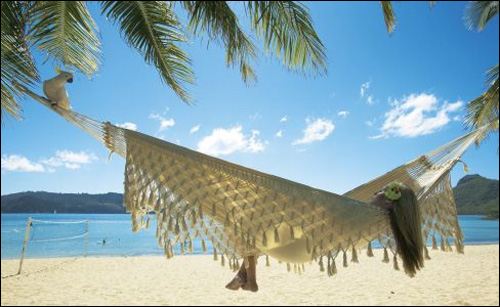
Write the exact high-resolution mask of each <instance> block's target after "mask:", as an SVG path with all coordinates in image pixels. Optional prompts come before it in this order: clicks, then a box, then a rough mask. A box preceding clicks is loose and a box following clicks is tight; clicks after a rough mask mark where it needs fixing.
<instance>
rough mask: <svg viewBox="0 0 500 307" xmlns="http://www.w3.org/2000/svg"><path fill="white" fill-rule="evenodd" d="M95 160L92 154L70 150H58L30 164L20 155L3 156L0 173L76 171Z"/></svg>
mask: <svg viewBox="0 0 500 307" xmlns="http://www.w3.org/2000/svg"><path fill="white" fill-rule="evenodd" d="M96 160H97V157H96V156H95V155H94V154H93V153H86V152H84V151H80V152H73V151H70V150H58V151H57V152H56V155H55V156H53V157H50V158H48V159H41V160H40V161H39V162H36V163H35V162H32V161H30V160H29V159H28V158H26V157H24V156H21V155H3V156H2V171H6V172H39V173H42V172H49V173H52V172H55V170H56V168H58V167H65V168H67V169H72V170H74V169H78V168H80V167H81V166H82V165H83V164H89V163H92V162H94V161H96Z"/></svg>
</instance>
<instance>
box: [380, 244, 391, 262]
mask: <svg viewBox="0 0 500 307" xmlns="http://www.w3.org/2000/svg"><path fill="white" fill-rule="evenodd" d="M382 262H383V263H389V262H390V261H389V253H388V252H387V247H384V259H382Z"/></svg>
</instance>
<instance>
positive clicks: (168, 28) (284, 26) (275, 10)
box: [1, 1, 326, 121]
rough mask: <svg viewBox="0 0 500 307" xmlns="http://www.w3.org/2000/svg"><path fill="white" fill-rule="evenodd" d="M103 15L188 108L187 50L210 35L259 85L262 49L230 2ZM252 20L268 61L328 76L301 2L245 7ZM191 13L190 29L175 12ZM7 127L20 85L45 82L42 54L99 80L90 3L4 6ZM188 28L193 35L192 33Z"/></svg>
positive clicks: (139, 5)
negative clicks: (38, 58) (191, 39)
mask: <svg viewBox="0 0 500 307" xmlns="http://www.w3.org/2000/svg"><path fill="white" fill-rule="evenodd" d="M98 4H99V5H100V12H101V14H102V15H104V16H105V17H106V18H107V19H108V20H110V21H111V22H113V23H115V24H117V25H118V27H119V28H120V33H121V35H122V37H123V39H124V40H125V41H126V42H127V43H128V45H129V46H130V47H131V48H133V49H135V50H137V51H138V52H139V53H140V54H141V55H142V57H143V58H144V60H145V62H146V63H148V64H150V65H154V66H155V67H156V69H157V70H158V72H159V74H160V77H161V79H162V80H163V81H164V82H165V83H166V84H167V85H168V86H169V87H170V88H171V89H172V90H173V91H174V92H175V93H176V94H177V95H178V96H179V97H180V98H181V99H182V100H183V101H184V102H186V103H189V102H192V101H193V99H192V98H191V97H190V95H189V93H188V91H187V89H186V86H187V85H189V84H193V83H194V73H193V70H192V67H191V61H190V58H189V56H188V54H187V53H186V52H185V51H184V50H183V49H182V47H183V45H184V44H186V43H187V42H188V35H189V34H192V35H193V36H202V35H206V36H207V37H208V39H209V41H215V42H218V43H220V44H222V45H223V46H224V47H225V51H226V65H227V66H230V67H234V66H237V67H239V70H240V73H241V76H242V79H243V80H244V81H245V82H246V83H249V82H252V81H255V80H256V74H255V71H254V70H253V68H252V64H253V62H255V61H256V60H257V58H258V48H257V47H256V45H255V44H254V42H253V41H252V39H251V38H250V37H249V36H248V35H247V34H246V33H245V32H244V31H243V30H242V27H241V24H240V21H239V19H238V17H237V15H236V14H235V13H234V11H233V10H232V8H231V7H230V5H229V4H228V3H227V2H226V1H98ZM243 7H244V12H245V13H246V16H247V19H248V21H249V23H250V29H251V31H252V32H253V33H254V36H255V37H256V38H257V39H259V40H261V41H262V42H263V46H264V48H265V52H266V55H272V56H275V57H277V58H279V59H281V61H282V63H283V65H284V66H286V67H287V68H289V69H290V70H293V71H299V72H301V73H304V74H307V75H311V74H313V75H316V74H323V73H326V51H325V47H324V46H323V44H322V42H321V40H320V39H319V37H318V35H317V33H316V31H315V30H314V28H313V25H312V21H311V17H310V15H309V13H308V10H307V8H306V7H305V6H304V5H303V4H301V3H298V2H293V1H245V2H243ZM176 9H179V10H181V9H182V10H184V11H186V12H187V17H188V25H187V27H184V26H183V25H182V23H181V22H180V19H179V18H178V17H177V15H176V13H175V10H176ZM1 10H2V15H1V33H2V37H1V39H2V50H1V81H2V82H1V87H2V94H1V99H2V103H1V105H2V121H3V119H4V117H5V115H7V114H10V115H12V116H14V117H16V118H19V116H20V105H19V103H18V101H17V100H16V97H19V96H20V95H21V93H20V92H19V91H18V89H17V88H16V86H15V84H16V83H18V84H20V85H22V86H25V87H33V86H35V85H38V84H39V82H40V78H39V74H38V70H37V66H36V63H35V61H34V60H33V56H32V51H33V50H34V49H36V50H39V51H41V52H42V53H44V54H47V58H48V59H49V60H53V61H54V64H62V65H64V66H65V67H67V68H70V69H75V70H77V71H79V72H81V73H83V74H85V75H87V76H91V75H93V74H95V73H96V72H97V70H98V69H99V64H100V59H101V48H100V41H99V38H98V35H97V34H96V32H97V26H96V24H95V22H94V20H93V19H92V16H91V14H90V12H89V10H88V7H87V2H85V1H2V2H1ZM185 28H187V30H184V29H185Z"/></svg>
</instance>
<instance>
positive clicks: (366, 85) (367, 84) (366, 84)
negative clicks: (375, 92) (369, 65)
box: [359, 81, 371, 98]
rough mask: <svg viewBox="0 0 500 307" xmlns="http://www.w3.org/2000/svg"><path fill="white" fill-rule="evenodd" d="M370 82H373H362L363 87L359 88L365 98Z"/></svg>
mask: <svg viewBox="0 0 500 307" xmlns="http://www.w3.org/2000/svg"><path fill="white" fill-rule="evenodd" d="M370 83H371V82H370V81H368V82H365V83H363V84H361V88H360V90H359V92H360V94H361V98H363V97H364V96H365V93H366V90H367V89H369V88H370Z"/></svg>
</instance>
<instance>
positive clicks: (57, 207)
mask: <svg viewBox="0 0 500 307" xmlns="http://www.w3.org/2000/svg"><path fill="white" fill-rule="evenodd" d="M1 208H2V213H53V212H54V211H57V213H103V214H104V213H125V208H124V207H123V194H118V193H107V194H85V193H82V194H62V193H48V192H22V193H16V194H10V195H5V196H2V206H1Z"/></svg>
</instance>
